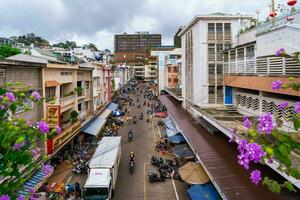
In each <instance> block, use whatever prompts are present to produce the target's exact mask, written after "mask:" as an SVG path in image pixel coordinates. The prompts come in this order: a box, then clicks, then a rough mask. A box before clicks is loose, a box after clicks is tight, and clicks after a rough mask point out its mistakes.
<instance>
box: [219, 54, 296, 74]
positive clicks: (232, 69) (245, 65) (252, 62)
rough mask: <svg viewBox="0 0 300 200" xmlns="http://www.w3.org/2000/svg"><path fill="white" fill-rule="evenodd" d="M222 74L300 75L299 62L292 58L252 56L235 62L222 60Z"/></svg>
mask: <svg viewBox="0 0 300 200" xmlns="http://www.w3.org/2000/svg"><path fill="white" fill-rule="evenodd" d="M224 74H244V75H247V74H249V75H253V74H254V75H300V64H299V63H298V62H297V61H296V60H295V59H294V58H285V57H265V58H257V59H254V58H253V59H248V60H241V61H235V62H224Z"/></svg>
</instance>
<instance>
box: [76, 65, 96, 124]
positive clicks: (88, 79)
mask: <svg viewBox="0 0 300 200" xmlns="http://www.w3.org/2000/svg"><path fill="white" fill-rule="evenodd" d="M93 70H94V66H93V65H89V63H83V64H80V65H79V68H78V70H77V86H76V89H75V90H76V93H77V101H78V104H77V110H78V112H79V118H80V119H81V120H85V119H86V118H89V117H90V116H91V115H92V114H93V113H94V112H93V111H94V104H93V78H92V71H93Z"/></svg>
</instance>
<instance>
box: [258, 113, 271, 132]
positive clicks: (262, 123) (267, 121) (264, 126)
mask: <svg viewBox="0 0 300 200" xmlns="http://www.w3.org/2000/svg"><path fill="white" fill-rule="evenodd" d="M258 121H259V123H258V130H259V131H261V132H265V133H266V134H271V132H272V130H273V128H274V126H273V118H272V114H271V113H266V114H263V115H261V116H259V118H258Z"/></svg>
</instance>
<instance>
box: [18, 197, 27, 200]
mask: <svg viewBox="0 0 300 200" xmlns="http://www.w3.org/2000/svg"><path fill="white" fill-rule="evenodd" d="M17 200H25V197H18V198H17Z"/></svg>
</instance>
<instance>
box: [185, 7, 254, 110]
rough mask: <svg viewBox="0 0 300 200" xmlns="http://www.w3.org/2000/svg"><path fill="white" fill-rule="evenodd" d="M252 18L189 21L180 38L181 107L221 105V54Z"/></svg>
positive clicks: (220, 15) (215, 15)
mask: <svg viewBox="0 0 300 200" xmlns="http://www.w3.org/2000/svg"><path fill="white" fill-rule="evenodd" d="M251 19H252V17H251V16H247V15H240V14H236V15H229V14H223V13H213V14H210V15H199V16H196V17H194V18H193V19H192V21H191V22H189V23H188V24H187V25H186V26H185V27H184V29H183V30H182V31H181V32H180V33H179V36H181V46H182V49H183V55H182V77H183V79H182V85H183V88H184V89H183V91H182V95H183V98H184V100H183V106H184V107H185V108H186V109H187V110H189V111H191V110H190V106H191V105H193V104H195V105H198V106H209V105H217V104H223V50H224V49H227V48H229V47H231V46H232V45H234V44H233V42H234V36H235V35H236V34H237V33H238V32H239V30H240V29H241V28H244V27H245V26H250V23H251Z"/></svg>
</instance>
